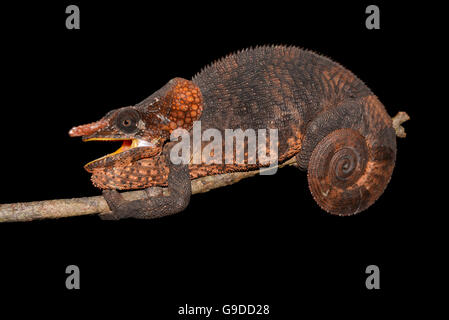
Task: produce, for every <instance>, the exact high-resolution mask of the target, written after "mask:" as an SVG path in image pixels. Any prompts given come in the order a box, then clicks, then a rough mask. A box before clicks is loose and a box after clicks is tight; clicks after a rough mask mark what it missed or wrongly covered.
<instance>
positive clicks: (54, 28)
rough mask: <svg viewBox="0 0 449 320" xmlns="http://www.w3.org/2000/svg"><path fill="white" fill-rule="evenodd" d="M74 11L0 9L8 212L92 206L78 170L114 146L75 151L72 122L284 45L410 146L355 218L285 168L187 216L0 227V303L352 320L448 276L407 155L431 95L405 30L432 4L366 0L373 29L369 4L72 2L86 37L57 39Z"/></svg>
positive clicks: (418, 36) (154, 314)
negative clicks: (12, 206)
mask: <svg viewBox="0 0 449 320" xmlns="http://www.w3.org/2000/svg"><path fill="white" fill-rule="evenodd" d="M69 4H72V3H69V2H62V3H58V4H43V3H39V4H25V3H22V4H20V5H19V4H17V5H7V6H3V7H2V13H3V14H2V20H1V26H2V30H1V34H2V53H3V58H2V75H1V76H2V78H3V81H2V82H3V89H4V90H2V117H1V123H2V126H1V127H0V128H1V129H0V130H1V134H2V147H1V154H2V157H1V161H2V177H3V179H2V189H1V190H2V192H1V195H0V197H1V198H0V202H2V203H7V202H18V201H33V200H45V199H56V198H71V197H80V196H92V195H98V194H100V191H99V190H97V189H95V188H94V187H93V186H92V185H91V183H90V179H89V178H90V177H89V174H88V173H87V172H85V171H84V169H83V165H84V164H85V163H87V162H88V161H90V160H92V159H95V158H97V157H99V156H102V155H103V154H105V153H108V152H111V151H113V150H114V148H115V147H116V146H115V145H111V144H107V143H82V142H81V141H80V140H79V139H71V138H69V137H68V134H67V132H68V130H69V129H70V128H71V127H72V126H74V125H79V124H84V123H88V122H92V121H94V120H97V119H99V118H100V117H101V116H103V115H104V114H105V113H106V112H107V111H109V110H111V109H115V108H117V107H121V106H126V105H131V104H134V103H137V102H139V101H140V100H142V99H144V98H145V97H147V96H148V95H150V94H151V93H152V92H154V91H155V90H157V89H159V88H160V87H161V86H163V85H164V84H165V83H166V82H167V81H168V80H170V79H171V78H173V77H176V76H179V77H183V78H187V79H188V78H190V77H192V76H193V75H194V74H195V73H196V72H198V71H199V70H200V69H201V68H202V67H203V66H204V65H206V64H208V63H210V62H212V61H213V60H215V59H217V58H220V57H221V56H223V55H225V54H228V53H230V52H232V51H235V50H238V49H242V48H245V47H249V46H255V45H263V44H291V45H297V46H301V47H305V48H308V49H311V50H314V51H317V52H319V53H322V54H324V55H326V56H329V57H332V58H333V59H334V60H336V61H338V62H340V63H341V64H342V65H344V66H346V67H347V68H348V69H350V70H351V71H353V72H354V73H355V74H356V75H358V76H359V77H360V78H361V79H362V80H364V81H365V82H366V83H367V85H368V86H369V87H370V88H371V89H372V90H373V91H374V92H375V93H376V94H377V95H378V97H379V98H380V100H381V101H382V102H383V103H384V105H385V106H386V108H387V111H388V112H389V114H390V115H392V116H393V115H395V114H396V113H397V112H398V111H400V110H404V111H407V112H408V114H409V115H410V116H411V118H412V121H410V122H408V123H406V124H405V127H406V131H407V133H408V136H407V138H406V139H398V156H397V165H396V168H395V171H394V173H393V178H392V181H391V182H390V184H389V186H388V188H387V190H386V192H385V193H384V195H383V196H382V197H381V198H380V199H379V200H378V201H377V202H376V203H375V204H374V205H373V206H372V207H371V208H369V209H368V210H367V211H365V212H363V213H361V214H359V215H356V216H353V217H349V218H340V217H335V216H330V215H328V214H326V213H325V212H324V211H322V210H320V209H319V207H318V206H317V205H316V204H315V202H314V200H313V199H312V196H311V195H310V192H309V190H308V187H307V178H306V175H305V173H303V172H300V171H298V170H296V169H294V168H285V169H282V170H280V171H279V172H278V173H277V174H276V175H274V176H257V177H254V178H251V179H246V180H245V181H242V182H240V183H238V184H236V185H233V186H229V187H225V188H221V189H219V190H214V191H211V192H208V193H206V194H200V195H195V196H193V197H192V199H191V203H190V205H189V207H188V208H187V210H185V211H184V212H182V213H180V214H177V215H175V216H172V217H167V218H163V219H159V220H153V221H139V220H121V221H119V222H108V221H101V220H100V219H99V218H98V217H96V216H86V217H77V218H67V219H60V220H48V221H34V222H26V223H8V224H1V225H0V246H1V255H0V292H2V293H4V294H5V296H7V297H8V299H6V300H2V302H3V303H4V304H5V305H7V306H10V305H14V307H15V308H16V309H15V310H16V312H24V311H25V312H26V311H32V312H33V313H35V312H37V310H39V312H43V313H44V314H46V315H50V314H56V315H61V316H62V315H65V314H66V313H67V312H70V313H73V312H76V313H77V314H80V315H84V314H87V311H86V310H87V309H85V308H86V307H90V308H92V309H90V310H91V311H89V313H90V312H92V310H95V311H97V312H99V313H100V312H101V313H104V312H107V311H111V310H112V311H113V312H114V313H115V312H117V311H119V310H121V311H124V312H126V313H127V314H128V315H132V314H137V313H140V312H143V313H144V314H146V315H147V316H149V317H150V318H156V319H166V318H175V317H176V313H177V311H178V307H179V306H182V305H184V304H186V303H189V304H196V305H214V306H220V305H222V304H233V303H236V304H270V305H271V310H272V314H271V317H272V318H274V319H286V316H287V315H290V316H294V315H297V316H298V315H301V314H302V312H304V311H305V310H309V311H313V312H314V313H315V314H316V315H317V316H319V315H320V314H322V313H323V312H330V313H331V314H333V315H338V314H349V313H355V311H354V306H356V305H357V306H362V307H364V308H365V310H364V311H362V313H360V315H364V314H370V313H372V312H378V311H379V310H382V309H383V308H384V307H386V306H402V305H401V304H399V299H400V298H404V297H408V298H407V299H409V298H410V299H412V298H413V297H419V296H420V295H422V294H428V293H429V292H431V291H429V290H430V289H428V290H423V289H422V285H426V284H437V283H435V281H433V280H431V279H433V277H435V278H438V277H439V276H438V275H439V274H441V273H442V272H443V270H441V268H442V267H440V266H439V265H437V264H435V263H434V259H435V257H437V256H439V255H440V253H441V252H440V251H439V248H438V247H436V246H435V244H436V243H438V242H437V241H436V240H437V239H436V238H435V237H436V236H437V235H438V234H439V233H438V230H437V229H438V227H437V226H436V225H437V222H436V221H435V220H434V217H435V215H434V211H433V210H432V209H430V208H431V206H430V204H429V203H428V202H427V200H426V199H424V197H423V189H425V187H424V186H423V185H421V184H420V181H424V179H426V177H425V176H424V174H425V173H424V172H422V171H420V170H419V168H420V165H419V163H420V162H421V161H420V159H417V157H418V155H417V148H418V147H420V146H421V147H422V146H423V145H425V144H426V140H425V138H424V137H423V136H422V135H421V131H422V128H423V127H422V126H423V122H422V121H421V120H422V119H423V118H422V114H421V113H424V112H425V110H426V107H425V106H426V101H427V100H426V99H427V98H425V97H424V96H423V95H422V93H423V82H425V81H426V80H425V77H424V76H422V75H421V72H424V71H425V69H426V66H425V65H421V64H419V63H418V62H419V61H421V60H422V57H423V50H421V48H423V47H425V46H426V45H427V44H428V43H430V42H431V39H430V38H429V37H428V34H427V33H426V31H425V30H426V29H424V26H423V24H422V23H416V21H419V20H420V17H422V16H427V17H428V15H429V14H432V12H433V10H438V9H435V8H434V9H432V8H430V9H429V8H427V9H424V8H422V7H419V8H416V7H411V6H407V5H397V6H392V4H387V3H385V2H375V4H377V5H379V7H380V11H381V29H380V30H367V29H366V28H365V18H366V16H367V15H366V14H365V8H366V6H367V5H369V4H371V3H368V2H363V1H362V2H357V3H355V4H349V3H348V4H333V5H330V4H325V3H319V4H315V5H310V4H309V5H304V4H302V3H298V4H296V5H294V4H293V2H292V3H290V2H285V1H276V2H272V3H269V4H262V3H261V2H255V3H253V4H247V5H246V4H244V3H243V2H242V1H240V2H223V3H212V2H209V3H208V4H200V3H198V4H196V3H190V2H187V3H184V4H177V3H169V4H165V5H162V4H155V3H150V2H148V3H147V4H146V5H142V4H137V3H134V4H132V3H130V2H128V1H126V2H122V3H110V2H103V3H97V4H95V5H94V4H92V3H90V2H88V1H75V2H73V4H77V5H79V7H80V10H81V29H80V30H67V29H66V28H65V19H66V16H67V15H66V14H65V8H66V6H67V5H69ZM424 202H427V205H426V208H423V207H422V206H421V204H422V203H424ZM70 264H75V265H78V266H79V267H80V270H81V290H78V291H76V290H73V291H69V290H67V289H66V288H65V277H66V274H65V268H66V266H67V265H70ZM370 264H375V265H378V266H379V267H380V270H381V289H380V290H377V291H376V290H374V291H369V290H367V289H366V288H365V279H366V276H367V275H366V274H365V268H366V266H368V265H370ZM429 267H430V269H431V270H432V271H431V273H430V272H429ZM407 301H408V302H406V305H407V308H409V307H416V305H410V304H409V302H410V300H407ZM13 302H16V303H17V306H16V303H13ZM5 305H3V306H2V308H3V307H4V306H5ZM24 306H27V307H24ZM61 306H62V307H63V308H64V310H65V311H64V312H62V313H60V311H56V310H60V309H59V308H57V307H61ZM2 310H4V309H2ZM0 312H1V311H0Z"/></svg>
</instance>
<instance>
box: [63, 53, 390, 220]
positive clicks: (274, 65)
mask: <svg viewBox="0 0 449 320" xmlns="http://www.w3.org/2000/svg"><path fill="white" fill-rule="evenodd" d="M198 120H200V121H201V130H202V132H204V131H205V130H207V129H209V128H214V129H217V130H219V132H221V133H222V135H223V136H225V130H226V129H242V130H246V129H254V130H256V131H257V130H258V129H277V130H278V145H277V147H278V159H279V162H280V163H281V162H283V161H286V160H288V159H290V158H292V157H295V159H296V162H297V166H298V167H299V168H300V169H302V170H307V175H308V181H309V188H310V190H311V193H312V195H313V197H314V199H315V200H316V202H317V203H318V204H319V205H320V207H321V208H323V209H324V210H325V211H327V212H330V213H332V214H337V215H350V214H354V213H357V212H360V211H362V210H365V209H366V208H368V207H369V206H370V205H372V204H373V203H374V202H375V201H376V200H377V199H378V198H379V196H380V195H381V194H382V193H383V191H384V189H385V187H386V186H387V184H388V182H389V180H390V177H391V174H392V171H393V168H394V163H395V158H396V136H395V131H394V129H393V127H392V121H391V118H390V117H389V115H388V114H387V112H386V110H385V108H384V106H383V105H382V103H381V102H380V101H379V99H378V98H377V97H376V96H375V95H374V94H373V93H372V92H371V90H370V89H369V88H368V87H367V86H366V85H365V84H364V83H363V82H362V81H361V80H360V79H358V78H357V77H356V76H355V75H354V74H352V73H351V72H350V71H348V70H347V69H345V68H344V67H342V66H341V65H339V64H338V63H336V62H333V61H332V60H330V59H328V58H326V57H323V56H320V55H318V54H316V53H313V52H311V51H307V50H303V49H300V48H297V47H285V46H263V47H257V48H253V49H246V50H242V51H240V52H237V53H234V54H231V55H229V56H226V57H225V58H222V59H221V60H219V61H217V62H215V63H213V64H211V65H209V66H207V67H205V68H204V69H203V70H202V71H200V72H199V73H198V74H197V75H195V76H194V77H193V78H192V79H191V80H185V79H181V78H175V79H173V80H171V81H169V82H168V83H167V84H166V85H165V86H164V87H162V88H161V89H160V90H158V91H156V92H155V93H154V94H153V95H151V96H150V97H148V98H147V99H145V100H144V101H142V102H140V103H138V104H136V105H134V106H129V107H124V108H120V109H116V110H113V111H111V112H109V113H108V114H106V116H104V117H103V118H102V119H100V120H99V121H97V122H94V123H91V124H87V125H82V126H78V127H74V128H73V129H72V130H71V131H70V132H69V134H70V135H71V136H82V137H83V140H123V141H124V142H123V146H122V147H121V149H119V150H118V151H117V152H115V153H113V154H111V155H108V156H105V157H103V158H100V159H97V160H95V161H93V162H91V163H89V164H87V165H86V167H85V168H86V170H88V171H89V172H91V173H92V181H93V183H94V185H96V186H97V187H99V188H101V189H103V190H104V191H103V194H104V197H105V199H106V200H107V202H108V204H109V206H110V208H111V210H112V213H110V214H107V215H104V218H106V219H118V218H123V217H136V218H154V217H160V216H164V215H168V214H173V213H176V212H179V211H182V210H183V209H184V208H185V207H186V206H187V205H188V203H189V199H190V195H191V189H190V180H191V179H195V178H198V177H202V176H206V175H214V174H219V173H226V172H232V171H245V170H255V169H258V168H259V167H260V166H262V165H263V164H262V163H261V162H260V161H257V160H256V162H255V163H254V162H250V161H246V162H245V163H243V164H241V163H240V164H237V163H228V164H220V163H214V164H210V163H199V164H198V163H196V164H195V163H192V162H190V163H185V164H182V163H181V164H174V163H172V161H170V157H169V152H170V150H171V148H173V146H174V142H170V134H171V133H172V132H173V130H175V129H177V128H183V129H186V130H190V133H191V132H192V126H193V122H194V121H198ZM207 144H208V143H207V141H206V142H202V150H203V149H204V148H206V147H207ZM244 147H245V148H247V141H246V140H245V143H244ZM244 150H247V149H244ZM245 156H246V157H248V152H246V153H245ZM249 163H251V164H249ZM154 186H168V189H169V193H170V196H165V197H164V196H157V197H150V198H149V199H148V200H137V201H132V202H126V201H124V200H123V199H122V197H121V196H120V194H119V193H118V192H117V191H116V190H127V189H141V188H151V187H154Z"/></svg>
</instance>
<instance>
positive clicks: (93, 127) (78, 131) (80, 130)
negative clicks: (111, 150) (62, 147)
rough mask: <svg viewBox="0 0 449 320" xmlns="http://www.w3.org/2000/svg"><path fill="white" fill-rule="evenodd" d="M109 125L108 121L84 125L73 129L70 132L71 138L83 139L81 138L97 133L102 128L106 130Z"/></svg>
mask: <svg viewBox="0 0 449 320" xmlns="http://www.w3.org/2000/svg"><path fill="white" fill-rule="evenodd" d="M107 124H108V121H106V120H103V119H102V120H99V121H97V122H92V123H88V124H83V125H81V126H78V127H73V128H72V129H70V131H69V136H71V137H81V136H87V135H90V134H93V133H95V132H96V131H98V130H99V129H101V128H104V127H105V126H106V125H107Z"/></svg>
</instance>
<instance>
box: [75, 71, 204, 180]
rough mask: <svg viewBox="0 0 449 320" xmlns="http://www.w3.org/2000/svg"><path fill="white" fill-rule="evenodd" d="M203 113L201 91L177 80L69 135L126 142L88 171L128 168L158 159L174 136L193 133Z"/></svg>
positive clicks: (185, 81)
mask: <svg viewBox="0 0 449 320" xmlns="http://www.w3.org/2000/svg"><path fill="white" fill-rule="evenodd" d="M201 111H202V97H201V93H200V90H199V88H198V87H196V86H195V85H194V84H193V83H192V82H191V81H188V80H185V79H181V78H175V79H173V80H170V81H169V82H168V83H167V84H166V85H165V86H164V87H162V88H161V89H160V90H158V91H156V92H155V93H154V94H152V95H151V96H150V97H148V98H147V99H145V100H144V101H142V102H140V103H138V104H137V105H135V106H129V107H124V108H120V109H115V110H112V111H110V112H108V113H107V114H106V115H105V116H104V117H103V118H102V119H100V120H99V121H96V122H93V123H89V124H85V125H81V126H77V127H74V128H72V129H71V130H70V131H69V135H70V136H71V137H82V139H83V141H123V143H122V146H121V147H120V148H119V149H118V150H117V151H115V152H113V153H110V154H108V155H105V156H103V157H101V158H99V159H96V160H94V161H91V162H89V163H88V164H86V165H85V169H86V170H87V171H89V172H93V171H95V170H96V169H104V168H105V167H119V166H120V167H124V166H127V165H129V164H130V163H131V162H135V161H138V160H139V159H142V158H149V157H154V156H156V155H158V154H159V153H160V152H161V151H162V147H163V145H164V143H165V142H166V141H167V140H168V139H169V138H170V133H171V132H172V131H173V130H175V129H177V128H184V129H186V130H190V128H191V127H192V126H193V121H195V120H197V119H198V118H199V117H200V115H201Z"/></svg>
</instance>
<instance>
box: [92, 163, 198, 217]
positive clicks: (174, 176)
mask: <svg viewBox="0 0 449 320" xmlns="http://www.w3.org/2000/svg"><path fill="white" fill-rule="evenodd" d="M167 159H169V157H167ZM167 161H168V163H169V169H170V171H169V174H168V182H167V183H168V191H169V196H162V195H161V196H157V197H149V198H148V199H145V200H134V201H126V200H125V199H123V197H122V195H121V194H120V193H119V192H117V191H116V190H104V191H103V197H104V198H105V200H106V202H107V203H108V205H109V208H110V209H111V212H110V213H106V214H102V215H100V217H101V219H104V220H118V219H123V218H137V219H153V218H159V217H163V216H167V215H171V214H175V213H178V212H181V211H183V210H184V209H185V208H186V207H187V205H188V204H189V201H190V196H191V194H192V188H191V182H190V172H189V166H188V164H179V165H175V164H173V163H172V162H171V161H170V160H167ZM149 189H151V187H150V188H148V189H147V191H148V190H149Z"/></svg>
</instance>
